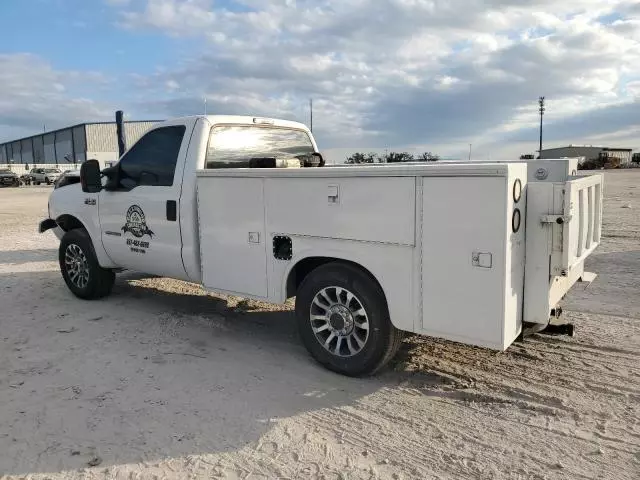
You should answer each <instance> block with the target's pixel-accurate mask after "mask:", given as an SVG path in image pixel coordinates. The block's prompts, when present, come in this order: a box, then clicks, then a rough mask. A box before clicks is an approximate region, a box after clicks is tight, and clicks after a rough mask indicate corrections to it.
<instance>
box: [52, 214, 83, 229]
mask: <svg viewBox="0 0 640 480" xmlns="http://www.w3.org/2000/svg"><path fill="white" fill-rule="evenodd" d="M56 223H57V224H58V226H59V227H60V228H61V229H62V230H64V231H65V232H68V231H69V230H74V229H76V228H84V224H83V223H82V222H81V221H80V220H78V219H77V218H76V217H74V216H73V215H60V216H59V217H58V218H57V219H56Z"/></svg>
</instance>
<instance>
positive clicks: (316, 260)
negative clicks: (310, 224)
mask: <svg viewBox="0 0 640 480" xmlns="http://www.w3.org/2000/svg"><path fill="white" fill-rule="evenodd" d="M327 263H341V264H343V265H349V266H351V267H355V268H357V269H359V270H362V271H363V272H364V273H365V274H366V275H368V276H369V277H371V279H372V280H373V281H374V282H376V284H377V285H378V287H379V288H380V290H381V291H382V292H383V297H384V289H383V288H382V285H380V282H378V279H377V278H376V277H375V276H374V275H373V274H372V273H371V272H370V271H369V270H368V269H366V268H365V267H363V266H362V265H360V264H359V263H356V262H352V261H350V260H344V259H342V258H333V257H307V258H304V259H302V260H300V261H299V262H298V263H296V265H295V266H294V267H293V268H292V269H291V271H290V272H289V276H288V277H287V298H291V297H295V296H296V294H297V293H298V288H300V285H301V284H302V281H303V280H304V279H305V278H306V276H307V275H309V274H310V273H311V272H312V271H313V270H315V269H316V268H318V267H321V266H322V265H326V264H327ZM385 302H386V299H385Z"/></svg>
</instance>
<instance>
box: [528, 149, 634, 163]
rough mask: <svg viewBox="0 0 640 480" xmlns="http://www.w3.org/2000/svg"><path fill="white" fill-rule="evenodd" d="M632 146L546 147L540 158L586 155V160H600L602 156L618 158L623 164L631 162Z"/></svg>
mask: <svg viewBox="0 0 640 480" xmlns="http://www.w3.org/2000/svg"><path fill="white" fill-rule="evenodd" d="M631 150H632V149H631V148H614V147H596V146H593V145H569V146H568V147H559V148H546V149H543V150H542V152H540V158H563V157H567V158H575V157H584V158H585V160H599V159H602V158H617V159H619V160H620V164H621V165H628V164H629V163H631Z"/></svg>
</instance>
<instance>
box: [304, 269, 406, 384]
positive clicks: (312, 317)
mask: <svg viewBox="0 0 640 480" xmlns="http://www.w3.org/2000/svg"><path fill="white" fill-rule="evenodd" d="M296 319H297V323H298V329H299V331H300V335H301V337H302V341H303V343H304V345H305V346H306V347H307V349H308V350H309V352H310V353H311V355H312V356H313V357H314V358H315V359H316V360H317V361H318V362H320V363H321V364H322V365H324V366H325V367H327V368H328V369H330V370H333V371H335V372H338V373H341V374H343V375H348V376H363V375H370V374H373V373H375V372H376V371H378V370H379V369H380V368H382V367H383V366H384V365H385V364H386V363H387V362H388V361H389V360H391V358H392V357H393V356H394V355H395V353H396V352H397V350H398V347H399V346H400V343H401V341H402V332H401V331H400V330H398V329H396V328H395V327H394V326H393V325H392V323H391V321H390V320H389V312H388V308H387V304H386V301H385V298H384V293H383V292H382V289H381V288H380V286H379V285H378V284H377V283H376V282H375V280H374V279H373V278H371V277H370V276H369V275H368V274H367V273H366V272H364V271H362V270H361V269H359V268H357V267H354V266H351V265H347V264H341V263H330V264H327V265H324V266H321V267H319V268H317V269H316V270H314V271H312V272H311V273H310V274H309V275H307V277H306V278H305V279H304V281H303V282H302V285H301V286H300V289H299V291H298V295H297V297H296Z"/></svg>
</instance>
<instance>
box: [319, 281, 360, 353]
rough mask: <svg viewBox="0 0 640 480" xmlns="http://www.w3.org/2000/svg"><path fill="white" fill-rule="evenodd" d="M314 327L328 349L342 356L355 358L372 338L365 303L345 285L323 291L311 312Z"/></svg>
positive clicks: (322, 343) (321, 343) (320, 340)
mask: <svg viewBox="0 0 640 480" xmlns="http://www.w3.org/2000/svg"><path fill="white" fill-rule="evenodd" d="M309 318H310V321H311V328H312V330H313V333H314V335H315V337H316V340H318V342H319V343H320V345H322V346H323V347H324V348H325V350H327V351H328V352H330V353H331V354H333V355H336V356H338V357H352V356H354V355H357V354H358V353H360V352H361V351H362V349H363V348H364V346H365V345H366V344H367V340H368V339H369V317H368V316H367V312H366V310H365V309H364V306H363V305H362V302H361V301H360V299H359V298H358V297H356V296H355V295H354V294H353V293H352V292H350V291H349V290H347V289H346V288H342V287H326V288H323V289H322V290H320V291H319V292H318V293H317V294H316V296H315V297H313V301H312V302H311V308H310V311H309Z"/></svg>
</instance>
